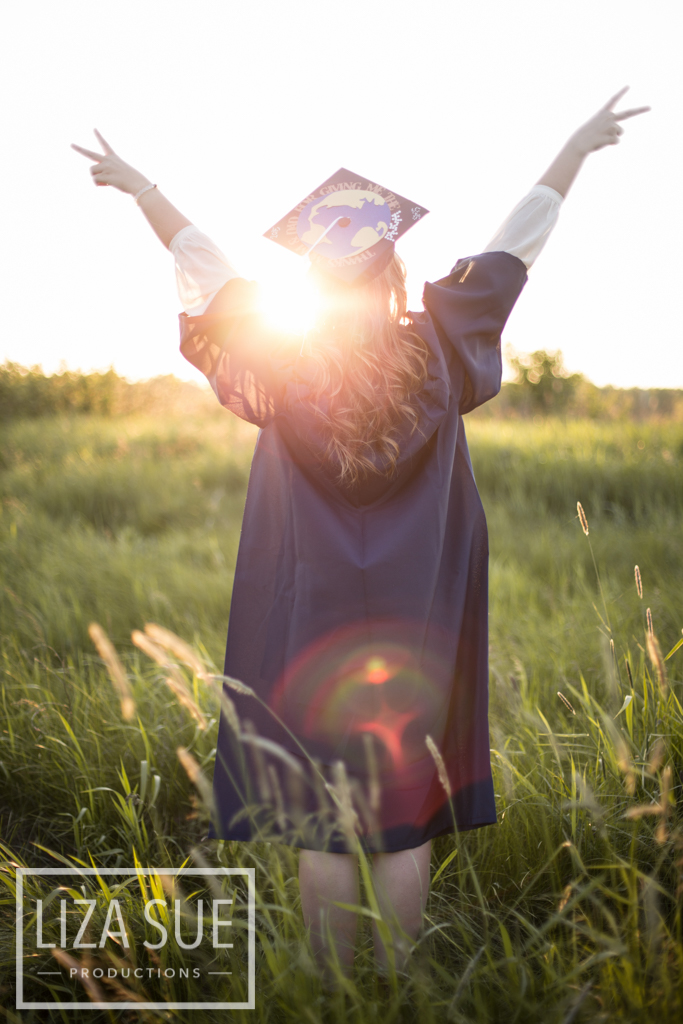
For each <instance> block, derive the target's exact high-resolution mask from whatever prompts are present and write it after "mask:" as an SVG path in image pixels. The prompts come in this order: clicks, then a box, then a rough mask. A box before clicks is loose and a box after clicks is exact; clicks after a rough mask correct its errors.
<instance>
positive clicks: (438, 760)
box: [425, 735, 453, 800]
mask: <svg viewBox="0 0 683 1024" xmlns="http://www.w3.org/2000/svg"><path fill="white" fill-rule="evenodd" d="M425 743H426V744H427V749H428V750H429V753H430V754H431V755H432V757H433V758H434V763H435V764H436V770H437V772H438V773H439V782H440V783H441V785H442V786H443V788H444V789H445V791H446V796H447V797H448V799H449V800H450V798H451V796H452V795H453V790H452V789H451V781H450V779H449V778H448V772H447V771H446V763H445V761H444V759H443V757H442V756H441V753H440V752H439V748H438V747H437V745H436V743H435V742H434V740H433V739H432V737H431V736H429V735H427V736H425Z"/></svg>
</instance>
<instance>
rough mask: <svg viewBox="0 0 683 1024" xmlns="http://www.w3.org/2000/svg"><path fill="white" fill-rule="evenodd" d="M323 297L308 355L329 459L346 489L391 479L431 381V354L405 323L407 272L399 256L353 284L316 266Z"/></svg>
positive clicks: (311, 396) (312, 393) (308, 337)
mask: <svg viewBox="0 0 683 1024" xmlns="http://www.w3.org/2000/svg"><path fill="white" fill-rule="evenodd" d="M311 273H312V274H313V276H314V280H315V283H316V284H317V286H318V288H319V291H320V293H321V297H322V305H321V311H320V313H319V315H318V318H317V322H316V324H315V326H314V327H313V328H312V329H311V330H310V331H308V332H307V334H306V336H305V338H304V345H303V349H305V350H306V351H307V354H308V356H309V357H310V358H311V359H312V360H313V365H314V373H313V377H312V380H311V382H310V384H309V400H310V401H311V402H312V403H313V406H314V408H315V411H316V414H317V416H318V417H319V419H320V421H321V422H322V433H323V437H324V439H325V443H326V447H325V458H326V459H327V460H328V461H329V462H331V463H333V464H334V465H336V466H337V468H338V479H339V482H340V483H343V484H346V485H352V486H353V485H354V484H357V483H359V482H361V481H362V480H363V479H365V478H367V477H368V476H370V475H374V474H386V475H391V474H392V473H393V471H394V469H395V466H396V462H397V459H398V456H399V446H398V444H397V440H396V435H397V427H398V425H399V423H401V422H402V421H405V420H407V421H408V423H409V424H410V426H411V433H412V432H413V431H414V430H415V429H417V427H418V415H417V412H416V411H415V408H414V407H413V405H412V404H411V402H410V398H411V396H412V395H414V394H416V393H418V392H419V391H421V390H422V388H423V386H424V383H425V380H426V378H427V358H428V349H427V346H426V344H425V342H424V341H423V340H422V338H420V337H419V335H417V334H416V333H414V332H413V331H411V330H410V320H409V319H408V318H407V317H406V312H407V295H406V269H405V264H404V263H403V260H402V259H401V258H400V256H397V255H396V253H393V255H392V258H391V260H390V262H389V263H388V265H387V266H386V267H385V269H384V270H383V271H382V272H381V273H380V274H379V275H378V276H377V277H376V278H374V279H373V280H371V281H369V282H366V283H364V284H361V285H358V284H354V285H352V286H350V285H348V284H345V283H344V282H343V281H338V280H337V279H336V278H333V277H331V276H330V275H328V274H324V273H321V272H319V271H317V270H316V268H315V267H313V268H312V269H311Z"/></svg>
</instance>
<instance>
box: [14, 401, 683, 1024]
mask: <svg viewBox="0 0 683 1024" xmlns="http://www.w3.org/2000/svg"><path fill="white" fill-rule="evenodd" d="M468 421H469V422H468V423H467V429H468V438H469V442H470V448H471V453H472V461H473V466H474V471H475V476H476V478H477V482H478V485H479V488H480V491H481V494H482V498H483V502H484V506H485V509H486V513H487V518H488V522H489V531H490V601H491V614H490V646H491V736H492V747H493V766H494V781H495V788H496V793H497V797H498V807H499V824H498V825H497V826H495V827H491V828H486V829H481V830H479V831H475V832H470V833H466V834H463V835H459V836H458V835H455V834H454V835H451V836H446V837H442V838H440V839H439V840H437V841H436V842H435V843H434V850H433V862H432V878H433V886H432V892H431V895H430V899H429V904H428V908H427V920H426V926H425V930H424V934H423V935H422V937H421V938H420V940H419V942H418V944H417V946H416V948H415V949H414V951H413V955H412V956H411V959H410V963H409V968H408V970H407V971H406V972H404V973H400V972H399V973H394V974H392V975H391V977H390V984H389V987H388V989H385V988H383V987H381V986H378V982H377V979H376V977H375V973H374V970H373V962H372V947H371V941H370V925H369V923H370V919H371V916H372V914H373V913H376V912H377V911H376V905H375V904H374V903H373V898H372V891H371V888H370V887H368V885H367V884H366V885H365V886H364V888H365V896H366V901H367V910H366V914H365V916H364V917H363V918H362V919H361V923H360V932H359V946H358V954H357V959H356V965H355V974H354V978H353V980H352V981H350V982H348V983H346V985H345V988H344V990H343V991H340V992H338V993H337V994H332V995H329V994H325V993H324V992H323V989H322V988H321V980H320V977H319V975H318V973H317V970H316V967H315V965H314V963H313V961H312V959H311V957H310V953H309V951H308V950H307V944H306V937H305V934H304V930H303V926H302V922H301V917H300V911H299V904H298V899H299V897H298V883H297V880H296V879H297V866H296V861H297V854H296V851H295V850H292V849H289V848H286V847H283V846H281V845H278V844H275V843H272V844H271V843H269V842H265V841H264V842H263V843H253V844H242V845H240V844H232V843H231V844H218V843H216V842H214V841H206V840H205V838H204V837H205V835H206V825H207V808H206V804H205V800H204V793H205V787H204V784H203V781H202V780H203V779H210V778H211V773H212V767H213V758H214V752H215V745H216V730H217V718H218V710H219V699H218V696H217V690H216V687H215V686H214V685H211V683H210V681H207V679H205V678H204V673H209V674H210V673H219V672H220V671H221V666H222V654H223V647H224V642H225V631H226V626H227V619H228V612H229V608H230V593H231V579H232V573H233V570H234V564H235V557H236V553H237V545H238V540H239V529H240V521H241V514H242V509H243V504H244V497H245V489H246V482H247V478H248V471H249V464H250V458H251V451H252V448H253V443H254V439H255V431H253V430H252V429H251V428H250V427H248V426H247V425H244V424H241V423H240V422H239V421H237V420H235V419H233V418H232V417H230V416H229V415H228V414H226V413H223V411H222V410H220V409H219V408H217V407H216V408H213V406H211V405H210V404H208V405H207V404H206V403H204V402H203V401H202V402H196V403H194V404H192V403H191V404H190V406H189V408H188V411H183V409H182V407H180V408H178V407H175V408H173V409H171V410H166V411H165V412H164V414H163V415H161V414H159V413H156V414H155V413H154V411H153V410H152V411H151V412H144V411H134V412H131V413H129V414H127V415H121V416H111V415H107V414H105V413H104V412H103V411H101V410H100V411H95V412H88V413H82V414H80V415H76V414H68V413H62V414H51V415H46V416H34V417H32V418H27V417H13V418H12V419H8V420H6V421H5V422H4V423H3V424H2V445H1V449H0V510H1V515H0V573H1V577H0V645H1V646H0V658H2V678H1V681H0V686H1V694H2V702H3V705H2V707H3V711H2V713H3V724H2V733H1V734H0V786H1V787H2V788H1V790H0V915H1V918H0V920H1V925H2V928H1V932H0V965H1V966H0V970H1V971H2V974H1V975H0V995H2V999H0V1002H1V1003H3V1004H4V1007H5V1009H4V1010H3V1011H2V1012H3V1013H4V1014H5V1016H6V1018H7V1020H10V1021H19V1020H21V1021H33V1020H39V1019H40V1020H45V1019H54V1020H66V1019H69V1018H68V1015H67V1014H66V1013H60V1012H59V1011H58V1010H54V1011H15V1010H14V1009H13V1006H14V994H13V986H14V925H13V920H14V901H15V893H16V868H17V866H20V865H31V866H39V865H44V866H49V865H55V864H65V863H66V864H81V865H93V866H117V865H120V864H130V863H138V862H139V863H140V864H143V865H144V864H149V865H159V866H173V865H175V866H179V865H180V864H182V863H184V862H186V861H187V862H188V863H198V864H201V863H204V862H208V863H210V864H212V865H220V864H223V865H228V866H230V865H232V866H240V865H241V866H250V867H254V868H255V869H256V888H257V902H256V928H257V943H256V949H257V952H256V957H257V967H256V974H257V980H256V992H257V995H256V1009H255V1010H254V1011H251V1013H252V1017H253V1018H254V1019H255V1020H257V1021H258V1022H259V1024H261V1022H264V1024H265V1022H280V1021H283V1022H284V1021H301V1020H306V1021H311V1022H316V1021H340V1022H341V1021H349V1022H365V1021H374V1020H379V1019H382V1020H384V1021H387V1022H389V1021H412V1020H419V1021H421V1022H422V1021H424V1022H425V1024H430V1022H437V1021H439V1022H440V1021H454V1022H463V1024H464V1022H472V1021H477V1022H480V1021H481V1022H498V1021H505V1022H508V1021H520V1022H539V1024H571V1022H581V1021H612V1020H614V1021H616V1020H619V1021H625V1022H631V1021H632V1022H643V1024H644V1022H646V1021H647V1022H650V1021H652V1020H653V1019H657V1020H659V1021H661V1022H662V1024H665V1022H669V1021H671V1022H673V1021H680V1020H681V1018H682V1016H683V919H682V911H683V815H682V814H681V800H682V796H683V707H682V704H681V702H682V701H683V646H677V645H679V642H681V641H682V640H683V638H682V636H681V627H683V595H682V591H681V581H682V580H683V531H682V530H681V522H682V517H683V472H682V469H683V423H681V422H680V421H676V420H674V419H649V420H642V421H634V420H626V419H616V420H613V421H609V422H606V421H604V422H603V421H595V420H587V419H566V420H564V419H561V418H552V417H543V418H540V417H536V418H535V419H528V418H516V419H512V418H510V419H508V418H505V417H502V418H501V417H498V418H495V417H494V418H490V417H487V416H485V415H481V416H479V415H478V414H474V415H473V416H470V417H468ZM577 502H581V504H582V507H583V509H584V510H585V516H586V520H587V528H588V533H587V534H586V532H585V530H584V529H583V528H582V525H581V522H580V519H579V516H578V514H577ZM636 565H638V566H639V569H640V574H641V581H642V582H641V587H642V597H641V596H640V595H639V592H638V588H637V584H636V580H635V576H634V567H635V566H636ZM93 621H95V622H97V623H99V624H100V625H101V627H102V629H103V630H104V631H105V633H106V634H107V636H108V637H109V638H110V639H111V641H112V643H113V645H114V647H115V649H116V651H117V652H118V656H119V658H120V660H121V663H122V666H123V672H124V677H125V678H124V683H123V684H121V685H126V686H128V687H129V688H130V695H129V696H126V695H125V694H124V695H123V696H122V694H121V691H120V689H119V690H117V689H116V688H115V687H114V686H113V685H112V681H111V678H110V673H109V672H108V670H107V666H106V664H105V662H104V661H103V659H102V657H101V656H100V654H101V651H100V653H98V651H97V650H96V648H95V646H94V645H93V641H92V639H91V637H90V635H89V632H88V627H89V624H90V623H91V622H93ZM146 623H157V624H160V625H161V626H163V627H165V628H167V629H169V630H172V631H173V632H174V633H175V634H177V635H178V636H180V637H181V638H183V639H184V640H185V641H186V642H187V643H188V644H189V645H191V647H192V650H193V651H194V652H195V653H194V655H193V657H189V656H188V657H186V659H185V660H186V662H188V663H189V664H184V663H183V660H182V657H177V655H178V651H179V650H180V649H179V648H177V649H176V653H175V655H173V657H172V658H171V659H170V661H168V662H167V663H162V664H159V663H158V662H156V661H154V660H153V659H152V658H150V657H148V656H147V655H145V654H144V653H143V651H142V650H141V649H140V646H136V645H135V644H134V643H133V642H132V640H131V633H132V631H134V630H143V629H144V627H145V624H146ZM157 653H158V652H157ZM181 654H182V651H181ZM167 657H169V658H170V655H168V653H167ZM161 660H162V661H163V659H161ZM169 675H170V676H171V677H172V678H173V679H174V680H175V688H172V687H171V686H170V685H169V684H167V683H166V679H167V678H168V677H169ZM558 691H559V692H560V693H561V694H562V696H559V695H558ZM126 700H131V701H132V702H133V704H132V705H127V704H126V703H125V702H126ZM132 706H134V713H131V707H132ZM179 747H182V748H184V749H185V750H186V751H187V752H188V753H187V754H184V755H182V758H180V757H179V756H178V753H177V750H178V748H179ZM364 877H365V876H364ZM367 881H368V879H367V877H365V882H366V883H367ZM41 886H42V888H41ZM53 888H54V886H53V883H49V884H48V883H47V882H46V883H45V884H44V885H43V883H41V882H40V881H39V880H35V879H34V880H33V882H32V883H31V885H30V886H28V890H27V894H28V895H29V896H31V897H35V896H36V895H41V893H42V894H44V896H45V897H46V901H47V898H48V896H49V894H50V892H51V891H52V889H53ZM102 891H104V889H102ZM53 897H54V894H53ZM131 912H132V911H131ZM46 927H47V926H46ZM55 927H56V926H55ZM117 956H119V957H120V950H117V948H116V945H115V943H114V944H112V943H108V944H107V947H106V948H105V950H103V951H102V952H101V962H102V963H103V964H106V963H114V962H116V959H117ZM29 966H30V965H28V964H27V971H28V968H29ZM158 984H161V988H160V989H159V991H161V996H160V997H159V998H162V999H165V1000H169V1001H170V1000H172V999H173V998H178V992H179V989H178V988H176V989H175V990H174V989H173V983H168V984H167V985H166V988H164V984H163V983H157V982H155V981H149V982H148V981H145V980H143V981H139V982H129V983H127V985H128V986H129V988H128V993H129V994H128V998H131V999H133V1000H135V999H139V998H141V997H146V995H147V994H150V993H152V990H154V992H157V989H155V988H154V986H155V985H158ZM233 985H236V986H238V988H239V986H240V985H243V981H242V980H239V979H235V980H234V981H233ZM101 987H102V988H104V989H105V990H106V983H105V982H103V983H101ZM27 991H29V993H30V994H31V998H34V999H45V998H55V997H59V993H60V989H59V985H58V984H54V985H52V987H51V983H50V982H48V981H45V980H43V979H40V978H38V977H36V976H32V975H31V974H30V971H29V973H27ZM112 991H113V990H112ZM186 991H189V992H190V995H189V996H187V995H185V996H184V998H199V994H198V987H197V986H196V985H195V986H194V988H193V983H192V981H191V980H190V981H189V982H187V983H186ZM40 993H42V995H41V994H40ZM109 994H110V997H112V998H114V997H115V996H112V995H111V992H110V993H109ZM92 995H93V993H92V992H87V991H84V996H83V998H84V999H87V998H89V997H90V996H92ZM116 997H117V998H119V999H122V998H124V996H123V994H122V993H121V992H119V993H118V996H116ZM62 998H64V994H63V993H62ZM238 1016H240V1013H239V1012H237V1011H235V1013H234V1014H230V1013H226V1012H225V1011H222V1012H218V1011H215V1012H211V1011H183V1010H172V1011H163V1012H159V1013H155V1012H153V1011H143V1010H142V1009H141V1010H139V1011H137V1010H131V1011H117V1012H113V1011H95V1010H93V1011H91V1012H90V1014H89V1019H93V1020H103V1021H104V1020H114V1019H120V1018H123V1019H131V1020H132V1019H136V1020H137V1019H143V1018H144V1019H149V1020H153V1019H161V1018H163V1019H166V1020H169V1019H178V1020H186V1019H187V1020H192V1021H204V1020H206V1021H210V1020H211V1021H212V1020H219V1019H220V1020H225V1019H237V1017H238Z"/></svg>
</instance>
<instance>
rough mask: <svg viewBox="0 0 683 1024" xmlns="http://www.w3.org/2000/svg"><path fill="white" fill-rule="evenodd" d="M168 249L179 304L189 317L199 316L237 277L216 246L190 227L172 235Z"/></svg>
mask: <svg viewBox="0 0 683 1024" xmlns="http://www.w3.org/2000/svg"><path fill="white" fill-rule="evenodd" d="M169 249H170V250H171V252H172V253H173V257H174V259H175V277H176V285H177V287H178V297H179V299H180V303H181V305H182V307H183V309H184V310H185V312H186V313H188V314H189V315H190V316H200V315H201V314H202V313H204V312H206V308H207V306H208V305H209V303H210V302H211V300H212V299H213V297H214V296H215V295H216V293H217V292H219V291H220V290H221V288H222V287H223V285H224V284H226V282H228V281H230V280H231V279H232V278H233V277H239V274H238V273H237V271H236V270H235V269H234V268H233V267H232V266H231V265H230V263H229V262H228V260H227V259H226V257H225V256H224V255H223V253H222V252H221V251H220V249H219V248H218V246H217V245H214V243H213V242H212V241H211V239H210V238H208V237H207V235H205V234H204V233H203V232H202V231H200V230H199V228H196V227H195V226H194V224H189V225H187V227H184V228H181V229H180V231H179V232H178V234H177V235H174V236H173V238H172V239H171V242H170V244H169Z"/></svg>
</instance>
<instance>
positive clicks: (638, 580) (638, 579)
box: [635, 566, 643, 601]
mask: <svg viewBox="0 0 683 1024" xmlns="http://www.w3.org/2000/svg"><path fill="white" fill-rule="evenodd" d="M635 577H636V590H637V591H638V597H639V598H640V599H641V601H642V599H643V581H642V579H641V577H640V569H639V568H638V566H636V567H635Z"/></svg>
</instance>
